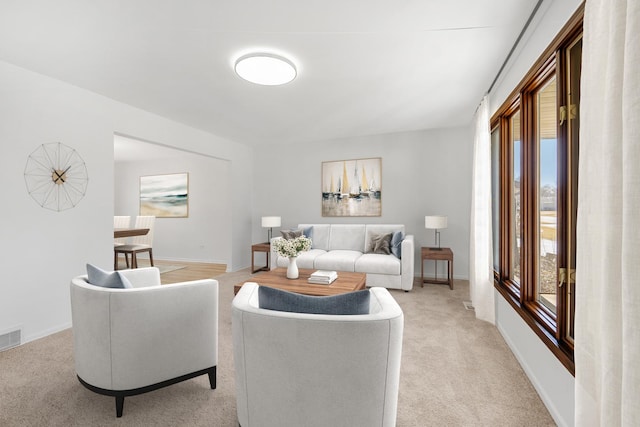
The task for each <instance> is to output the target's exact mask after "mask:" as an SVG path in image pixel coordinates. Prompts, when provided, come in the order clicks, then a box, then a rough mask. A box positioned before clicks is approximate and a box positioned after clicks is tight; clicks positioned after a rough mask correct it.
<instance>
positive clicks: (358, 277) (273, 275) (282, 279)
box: [233, 268, 367, 296]
mask: <svg viewBox="0 0 640 427" xmlns="http://www.w3.org/2000/svg"><path fill="white" fill-rule="evenodd" d="M314 271H316V270H308V269H302V268H301V269H300V270H299V272H300V276H299V277H298V278H297V279H287V269H286V268H276V269H275V270H271V271H264V272H261V273H258V274H256V275H255V276H253V277H252V278H251V279H250V280H247V282H256V283H257V284H258V285H264V286H269V287H271V288H277V289H282V290H285V291H289V292H297V293H299V294H305V295H316V296H329V295H338V294H346V293H347V292H353V291H358V290H360V289H364V288H365V283H366V277H367V276H366V274H364V273H351V272H346V271H339V272H338V278H337V279H336V280H334V281H333V283H331V284H330V285H317V284H315V283H309V282H307V280H308V279H309V276H310V275H311V273H313V272H314ZM242 285H243V283H240V284H237V285H235V286H234V287H233V293H234V294H237V293H238V291H239V290H240V288H241V287H242Z"/></svg>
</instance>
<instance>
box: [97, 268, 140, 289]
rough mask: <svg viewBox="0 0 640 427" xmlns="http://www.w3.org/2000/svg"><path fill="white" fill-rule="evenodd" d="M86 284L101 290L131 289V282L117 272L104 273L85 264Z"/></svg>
mask: <svg viewBox="0 0 640 427" xmlns="http://www.w3.org/2000/svg"><path fill="white" fill-rule="evenodd" d="M87 282H88V283H89V284H91V285H94V286H100V287H102V288H120V289H129V288H133V285H132V284H131V282H130V281H129V280H128V279H127V278H126V277H124V276H123V275H122V274H120V272H119V271H111V272H109V271H105V270H103V269H101V268H99V267H96V266H95V265H92V264H87Z"/></svg>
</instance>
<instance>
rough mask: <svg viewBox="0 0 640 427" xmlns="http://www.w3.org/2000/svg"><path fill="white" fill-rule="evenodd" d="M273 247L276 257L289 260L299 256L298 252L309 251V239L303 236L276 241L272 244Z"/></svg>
mask: <svg viewBox="0 0 640 427" xmlns="http://www.w3.org/2000/svg"><path fill="white" fill-rule="evenodd" d="M273 246H274V248H275V250H276V252H278V255H280V256H283V257H287V258H291V257H297V256H298V255H300V252H304V251H308V250H309V249H311V239H309V238H308V237H305V236H300V237H296V238H294V239H289V240H287V239H277V240H275V241H274V242H273Z"/></svg>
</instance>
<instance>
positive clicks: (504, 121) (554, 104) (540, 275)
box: [491, 7, 583, 373]
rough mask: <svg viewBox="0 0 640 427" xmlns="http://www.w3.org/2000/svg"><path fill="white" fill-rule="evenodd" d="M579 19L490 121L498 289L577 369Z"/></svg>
mask: <svg viewBox="0 0 640 427" xmlns="http://www.w3.org/2000/svg"><path fill="white" fill-rule="evenodd" d="M582 16H583V8H582V7H581V8H580V9H579V10H578V12H577V13H576V15H575V16H574V17H572V18H571V20H570V21H569V23H568V24H567V26H566V27H565V28H564V29H563V30H562V31H561V33H560V34H559V35H558V37H556V39H555V40H554V42H553V43H552V45H551V46H550V47H549V48H548V49H547V50H546V51H545V53H544V54H543V55H542V57H541V58H540V59H539V60H538V61H537V63H536V64H535V65H534V67H533V68H532V69H531V70H530V72H529V73H528V74H527V76H525V78H524V79H523V81H522V82H521V84H520V85H519V86H518V88H516V90H514V92H513V95H512V97H511V98H510V99H509V100H508V101H507V102H506V103H505V104H504V105H503V106H502V107H501V108H500V109H499V110H498V111H497V112H496V114H495V115H494V117H493V118H492V121H491V124H492V134H491V137H492V139H491V145H492V146H491V151H492V166H493V167H494V171H493V175H492V180H493V182H492V189H493V196H494V200H493V205H492V206H493V226H494V228H496V229H494V237H493V241H494V277H495V282H496V288H497V289H498V290H499V291H500V293H501V294H502V295H503V296H504V297H505V298H506V299H507V300H508V301H509V302H510V303H511V305H512V306H513V307H514V308H515V309H516V310H517V311H518V313H519V314H520V315H521V316H522V317H523V319H524V320H525V321H526V322H527V324H529V325H530V326H531V328H532V329H533V330H534V331H535V332H536V333H537V334H538V336H539V337H540V338H541V339H542V340H543V341H544V342H545V344H546V345H547V346H548V347H549V348H550V349H551V350H552V351H553V353H554V354H555V355H556V356H557V357H558V359H559V360H560V361H561V362H562V363H563V364H564V365H565V366H566V367H567V369H569V370H570V371H571V372H572V373H573V372H574V363H573V319H574V313H575V301H574V294H575V247H576V237H575V224H576V212H577V188H578V147H579V132H578V129H579V104H580V64H581V56H582Z"/></svg>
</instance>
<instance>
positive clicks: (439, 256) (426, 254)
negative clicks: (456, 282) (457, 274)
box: [420, 247, 453, 289]
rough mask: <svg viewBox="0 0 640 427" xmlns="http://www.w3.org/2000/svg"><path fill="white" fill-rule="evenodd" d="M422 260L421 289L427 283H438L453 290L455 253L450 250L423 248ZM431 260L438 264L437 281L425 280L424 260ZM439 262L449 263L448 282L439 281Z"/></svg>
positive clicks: (436, 270)
mask: <svg viewBox="0 0 640 427" xmlns="http://www.w3.org/2000/svg"><path fill="white" fill-rule="evenodd" d="M421 252H422V260H421V261H420V277H421V279H422V281H421V282H420V287H424V284H425V283H437V284H440V285H449V288H450V289H453V252H452V251H451V249H450V248H440V249H438V248H425V247H423V248H422V251H421ZM425 259H427V260H428V259H431V260H434V261H435V263H436V269H435V272H436V277H435V279H425V278H424V260H425ZM438 261H447V262H448V264H449V268H448V269H447V280H438Z"/></svg>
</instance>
